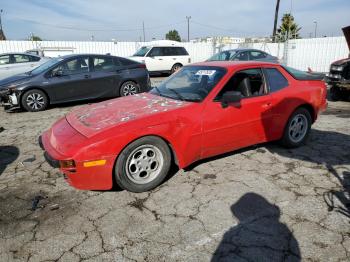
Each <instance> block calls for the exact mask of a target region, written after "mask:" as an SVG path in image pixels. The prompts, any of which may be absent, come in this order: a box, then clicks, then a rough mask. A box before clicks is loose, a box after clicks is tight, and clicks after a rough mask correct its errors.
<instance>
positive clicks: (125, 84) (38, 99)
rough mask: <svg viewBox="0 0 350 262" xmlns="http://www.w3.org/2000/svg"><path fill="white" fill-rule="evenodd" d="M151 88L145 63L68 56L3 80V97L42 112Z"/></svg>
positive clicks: (0, 84) (0, 86) (0, 88)
mask: <svg viewBox="0 0 350 262" xmlns="http://www.w3.org/2000/svg"><path fill="white" fill-rule="evenodd" d="M149 89H150V79H149V75H148V72H147V69H146V66H145V65H144V64H141V63H138V62H135V61H132V60H129V59H125V58H121V57H115V56H109V55H90V54H86V55H68V56H62V57H59V58H52V59H51V60H49V61H47V62H46V63H44V64H42V65H41V66H39V67H37V68H35V69H34V70H32V71H29V72H26V73H24V74H18V75H15V76H12V77H9V78H6V79H3V80H2V81H0V98H1V99H2V101H3V103H5V104H6V105H7V106H9V107H18V106H21V107H22V108H23V109H25V110H27V111H41V110H44V109H46V108H47V106H48V105H49V104H57V103H63V102H71V101H78V100H87V99H96V98H111V97H117V96H127V95H134V94H137V93H140V92H144V91H148V90H149Z"/></svg>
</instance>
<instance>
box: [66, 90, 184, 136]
mask: <svg viewBox="0 0 350 262" xmlns="http://www.w3.org/2000/svg"><path fill="white" fill-rule="evenodd" d="M187 104H190V102H185V101H179V100H174V99H170V98H165V97H161V96H157V95H152V94H149V93H143V94H136V95H133V96H127V97H121V98H116V99H112V100H108V101H105V102H101V103H96V104H92V105H89V106H84V107H80V108H78V109H76V110H74V111H72V112H71V113H69V114H68V115H67V116H66V118H67V121H68V122H69V123H70V124H71V125H72V126H73V127H74V128H75V129H77V130H78V131H79V132H80V133H82V134H83V135H86V136H89V135H91V134H92V133H96V132H97V131H100V130H103V129H105V128H107V127H110V126H115V125H118V124H121V123H125V122H128V121H131V120H135V119H139V118H143V117H146V116H149V115H152V114H157V113H161V112H166V111H170V110H174V109H177V108H180V107H183V106H185V105H187Z"/></svg>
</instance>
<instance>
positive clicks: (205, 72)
mask: <svg viewBox="0 0 350 262" xmlns="http://www.w3.org/2000/svg"><path fill="white" fill-rule="evenodd" d="M215 72H216V70H199V71H198V72H197V73H196V75H197V76H212V75H214V74H215Z"/></svg>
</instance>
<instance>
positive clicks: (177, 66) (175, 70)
mask: <svg viewBox="0 0 350 262" xmlns="http://www.w3.org/2000/svg"><path fill="white" fill-rule="evenodd" d="M181 67H182V65H181V64H179V63H177V64H175V65H173V67H172V68H171V73H172V74H174V73H175V72H177V71H179V70H180V69H181Z"/></svg>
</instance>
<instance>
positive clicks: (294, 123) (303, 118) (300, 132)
mask: <svg viewBox="0 0 350 262" xmlns="http://www.w3.org/2000/svg"><path fill="white" fill-rule="evenodd" d="M311 122H312V119H311V115H310V113H309V111H308V110H307V109H305V108H298V109H297V110H295V111H294V113H293V114H292V115H291V116H290V118H289V120H288V122H287V125H286V127H285V129H284V133H283V137H282V140H281V142H282V144H283V145H284V146H286V147H290V148H293V147H299V146H301V145H302V144H304V143H305V141H306V139H307V137H308V135H309V133H310V129H311Z"/></svg>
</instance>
